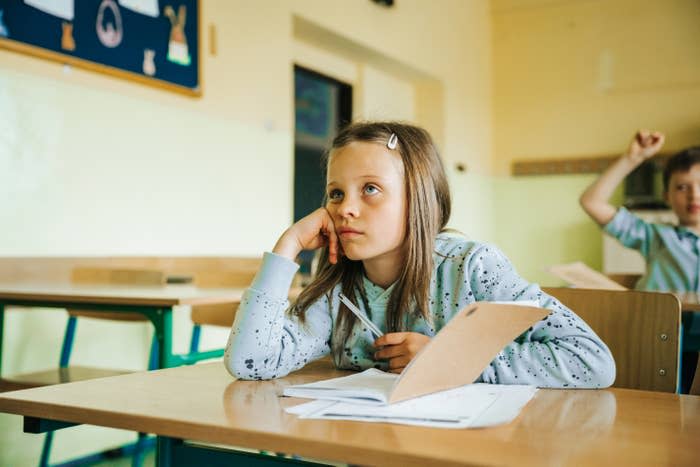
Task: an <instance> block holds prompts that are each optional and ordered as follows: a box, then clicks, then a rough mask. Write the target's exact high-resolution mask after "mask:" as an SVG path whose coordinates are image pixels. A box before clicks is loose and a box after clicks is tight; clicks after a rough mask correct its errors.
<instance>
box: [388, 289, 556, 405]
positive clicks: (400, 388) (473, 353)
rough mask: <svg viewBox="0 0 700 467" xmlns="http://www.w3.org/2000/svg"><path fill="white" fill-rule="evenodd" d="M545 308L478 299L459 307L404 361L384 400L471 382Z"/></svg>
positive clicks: (393, 399) (536, 318)
mask: <svg viewBox="0 0 700 467" xmlns="http://www.w3.org/2000/svg"><path fill="white" fill-rule="evenodd" d="M548 314H549V310H547V309H544V308H535V307H530V306H519V305H500V304H495V303H487V302H477V303H473V304H471V305H470V306H468V307H466V308H465V309H463V310H462V311H460V312H459V313H458V314H457V315H456V316H455V317H454V318H452V320H451V321H450V322H449V323H447V325H446V326H445V327H444V328H442V329H441V330H440V332H439V333H438V334H437V335H436V336H435V337H434V338H433V339H432V340H431V341H430V343H429V344H428V345H427V346H425V347H424V348H423V350H422V351H421V352H420V353H419V354H418V355H417V356H416V357H415V358H414V359H413V360H412V361H411V363H409V365H408V366H407V367H406V369H404V371H403V372H402V373H401V376H400V377H399V379H398V380H397V381H396V383H395V384H394V387H393V389H392V391H391V394H390V396H389V400H388V402H389V403H390V404H391V403H394V402H399V401H402V400H405V399H410V398H412V397H417V396H422V395H424V394H430V393H432V392H437V391H444V390H446V389H451V388H455V387H459V386H464V385H465V384H471V383H473V382H474V380H476V378H478V377H479V375H480V374H481V372H482V371H484V368H486V366H487V365H488V364H489V363H491V361H492V360H493V359H494V358H495V357H496V355H498V352H500V351H501V350H503V348H504V347H505V346H506V345H508V344H509V343H510V342H511V341H513V340H514V339H515V338H516V337H518V336H519V335H520V334H522V333H523V332H524V331H525V330H527V329H528V328H529V327H530V326H532V325H533V324H535V323H536V322H538V321H540V320H541V319H543V318H544V317H545V316H547V315H548Z"/></svg>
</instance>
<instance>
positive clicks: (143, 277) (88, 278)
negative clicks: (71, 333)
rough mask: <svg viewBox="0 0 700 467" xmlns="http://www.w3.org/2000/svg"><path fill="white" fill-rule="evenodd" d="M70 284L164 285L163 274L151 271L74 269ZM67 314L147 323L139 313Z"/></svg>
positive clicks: (82, 312)
mask: <svg viewBox="0 0 700 467" xmlns="http://www.w3.org/2000/svg"><path fill="white" fill-rule="evenodd" d="M71 282H72V283H74V284H94V285H140V286H149V285H150V286H159V285H163V284H164V283H165V274H164V273H163V272H162V271H157V270H153V269H136V268H120V269H115V268H101V267H76V268H74V269H73V270H72V271H71ZM68 314H69V315H70V316H80V317H88V318H95V319H109V320H115V321H148V318H146V317H145V316H144V315H142V314H139V313H122V312H114V313H110V312H100V311H90V310H68Z"/></svg>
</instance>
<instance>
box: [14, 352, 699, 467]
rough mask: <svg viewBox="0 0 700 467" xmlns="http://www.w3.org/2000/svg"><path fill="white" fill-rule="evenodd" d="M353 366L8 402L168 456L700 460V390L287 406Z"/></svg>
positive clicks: (30, 394)
mask: <svg viewBox="0 0 700 467" xmlns="http://www.w3.org/2000/svg"><path fill="white" fill-rule="evenodd" d="M343 374H346V373H345V372H340V371H337V370H335V369H333V368H332V367H331V363H330V362H329V361H328V360H327V359H324V360H321V361H318V362H314V363H312V364H310V365H308V366H307V367H306V368H304V369H302V370H301V371H299V372H296V373H293V374H292V375H290V376H288V377H286V378H282V379H278V380H272V381H262V382H257V381H236V380H234V379H233V378H232V377H231V376H230V375H229V374H228V373H227V372H226V370H225V369H224V367H223V365H222V364H221V363H220V362H211V363H205V364H200V365H194V366H183V367H177V368H170V369H164V370H156V371H151V372H140V373H133V374H128V375H123V376H115V377H111V378H103V379H95V380H90V381H81V382H77V383H69V384H62V385H56V386H47V387H42V388H34V389H27V390H22V391H15V392H8V393H4V394H0V411H1V412H7V413H12V414H18V415H22V416H24V429H25V431H26V432H31V433H40V432H45V431H48V430H55V429H59V428H63V427H68V426H72V425H75V424H91V425H102V426H109V427H115V428H123V429H128V430H132V431H140V432H149V433H156V434H157V435H158V440H157V443H158V444H157V451H156V461H157V465H159V466H185V465H235V462H237V461H238V462H241V465H283V464H287V465H289V463H290V461H289V460H285V459H282V458H280V457H275V456H261V455H259V454H257V453H256V452H252V453H251V452H241V451H240V450H239V451H236V450H233V448H232V447H233V446H236V447H239V448H246V449H252V450H255V451H257V450H264V451H267V452H277V453H287V454H296V455H299V456H303V457H304V458H310V459H316V460H320V461H333V462H341V463H350V464H362V465H377V464H380V465H397V466H406V465H414V466H423V465H467V464H468V465H496V464H497V465H537V466H540V465H567V464H576V465H591V466H598V465H674V466H683V465H688V466H691V465H694V466H697V465H700V450H698V440H700V397H697V396H687V395H678V394H671V393H660V392H645V391H635V390H630V389H606V390H540V391H539V392H538V393H537V394H536V395H535V397H534V398H533V400H532V401H530V402H529V403H528V405H527V406H525V408H524V409H523V412H522V413H521V414H520V415H519V416H518V417H517V418H516V419H515V420H514V421H513V422H511V423H509V424H507V425H502V426H497V427H491V428H482V429H461V430H450V429H437V428H425V427H415V426H401V425H391V424H385V423H365V422H351V421H338V420H302V419H299V418H297V417H296V416H295V415H291V414H287V413H285V412H284V411H283V408H284V407H287V406H290V405H295V404H297V403H300V402H303V400H302V399H290V398H280V397H279V396H280V394H281V393H282V389H283V388H284V387H285V386H287V385H289V384H300V383H305V382H311V381H315V380H319V379H325V378H331V377H336V376H340V375H343ZM202 443H210V444H215V445H216V446H215V447H213V446H205V445H203V444H202ZM222 447H226V449H222Z"/></svg>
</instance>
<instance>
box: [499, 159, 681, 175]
mask: <svg viewBox="0 0 700 467" xmlns="http://www.w3.org/2000/svg"><path fill="white" fill-rule="evenodd" d="M670 155H671V154H659V155H657V156H655V157H654V159H653V160H654V161H655V162H656V163H657V164H665V163H666V160H667V159H668V158H669V157H670ZM618 157H620V156H619V155H618V154H616V155H608V156H583V157H571V158H568V159H537V160H529V161H513V163H512V165H511V174H512V175H575V174H592V173H601V172H602V171H604V170H605V169H606V168H607V167H608V166H609V165H610V164H612V163H613V162H614V161H615V160H617V158H618Z"/></svg>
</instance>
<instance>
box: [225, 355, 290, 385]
mask: <svg viewBox="0 0 700 467" xmlns="http://www.w3.org/2000/svg"><path fill="white" fill-rule="evenodd" d="M224 364H225V366H226V370H227V371H228V372H229V374H230V375H231V376H233V377H234V378H236V379H241V380H246V381H260V380H268V379H275V378H281V377H282V376H286V373H284V372H282V371H280V370H279V368H269V367H268V366H266V365H265V364H264V362H262V361H256V360H254V359H252V358H247V359H246V358H232V359H224Z"/></svg>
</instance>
